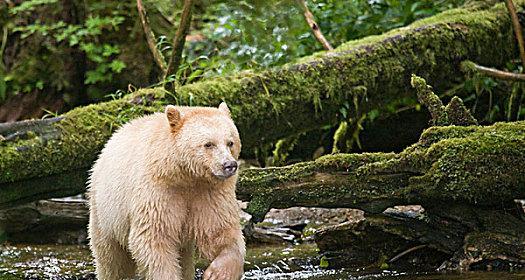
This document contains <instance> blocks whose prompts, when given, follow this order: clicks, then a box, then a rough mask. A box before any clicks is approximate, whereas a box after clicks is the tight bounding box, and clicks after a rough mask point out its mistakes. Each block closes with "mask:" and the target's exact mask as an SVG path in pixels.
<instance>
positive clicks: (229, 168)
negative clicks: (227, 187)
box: [222, 160, 237, 177]
mask: <svg viewBox="0 0 525 280" xmlns="http://www.w3.org/2000/svg"><path fill="white" fill-rule="evenodd" d="M222 169H223V170H224V174H225V175H226V176H228V177H229V176H231V175H233V174H235V171H237V162H236V161H235V160H231V161H227V162H225V163H224V164H223V165H222Z"/></svg>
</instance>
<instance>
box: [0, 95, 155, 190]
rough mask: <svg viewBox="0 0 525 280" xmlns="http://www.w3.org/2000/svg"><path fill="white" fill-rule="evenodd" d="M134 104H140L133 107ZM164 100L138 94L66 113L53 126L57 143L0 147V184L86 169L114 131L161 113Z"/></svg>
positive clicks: (32, 142) (38, 141) (30, 140)
mask: <svg viewBox="0 0 525 280" xmlns="http://www.w3.org/2000/svg"><path fill="white" fill-rule="evenodd" d="M137 100H143V101H141V104H135V103H136V102H135V101H137ZM146 100H149V101H147V104H145V103H146ZM164 100H165V98H164V97H163V95H162V93H161V91H160V90H141V91H138V92H136V93H135V94H133V95H131V96H129V97H126V98H124V99H120V100H115V101H111V102H105V103H100V104H94V105H90V106H86V107H81V108H78V109H74V110H72V111H70V112H68V113H66V114H65V115H64V119H63V120H61V121H59V122H56V123H53V124H52V126H53V127H54V129H56V130H58V131H59V133H60V138H59V139H54V140H49V141H43V140H42V139H41V138H39V137H31V138H28V139H19V140H18V141H15V142H2V143H0V154H1V155H2V158H1V160H0V170H2V172H0V183H3V182H13V181H19V180H24V179H26V180H27V179H30V178H32V177H36V176H38V177H44V176H47V175H52V174H58V173H62V172H67V171H69V170H77V169H87V168H89V167H90V166H91V164H92V163H93V161H94V160H95V158H96V156H97V152H94V151H100V150H101V149H102V148H103V146H104V144H105V142H106V141H107V139H108V138H109V137H110V136H111V134H112V132H113V131H115V130H116V129H117V128H118V127H120V126H121V125H122V124H124V123H125V122H127V121H129V120H131V119H133V118H136V117H139V116H142V115H144V114H149V113H152V112H154V111H161V110H162V108H163V105H164ZM142 103H144V104H142Z"/></svg>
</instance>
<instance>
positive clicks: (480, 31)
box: [0, 1, 525, 205]
mask: <svg viewBox="0 0 525 280" xmlns="http://www.w3.org/2000/svg"><path fill="white" fill-rule="evenodd" d="M517 2H518V3H517V4H518V7H519V8H521V7H522V6H523V5H524V4H525V1H517ZM491 3H493V2H491ZM516 53H517V52H516V48H515V44H514V37H513V33H512V28H511V23H510V19H509V17H508V15H507V12H506V9H505V6H504V4H503V3H498V4H495V5H492V4H483V5H481V4H477V5H467V6H465V7H462V8H459V9H453V10H449V11H446V12H444V13H441V14H439V15H437V16H434V17H430V18H427V19H423V20H420V21H417V22H415V23H414V24H412V25H410V26H408V27H405V28H401V29H397V30H394V31H391V32H388V33H386V34H383V35H380V36H370V37H367V38H364V39H361V40H356V41H351V42H348V43H346V44H343V45H342V46H340V47H338V48H337V49H335V50H333V51H328V52H320V53H317V54H314V55H312V56H309V57H306V58H303V59H300V60H298V61H296V62H294V63H291V64H288V65H285V66H283V67H280V68H276V69H270V70H267V71H263V72H260V73H252V72H242V73H239V74H237V75H234V76H230V77H219V78H213V79H208V80H205V81H202V82H198V83H195V84H189V85H186V86H183V87H180V88H178V89H177V91H176V93H169V92H166V91H164V90H161V89H146V90H139V91H137V92H135V93H134V94H131V95H129V96H126V97H124V98H122V99H118V100H114V101H110V102H105V103H101V104H96V105H91V106H86V107H82V108H78V109H75V110H72V111H71V112H69V113H66V114H64V115H63V116H61V117H60V118H61V119H60V120H59V121H57V122H53V123H49V124H47V125H48V127H47V128H46V129H45V131H48V132H52V133H51V134H46V135H51V137H45V136H43V135H42V134H40V133H39V132H38V131H36V132H35V133H26V134H25V137H18V138H14V139H11V140H10V141H5V140H4V141H1V140H0V155H1V157H0V190H5V189H9V188H10V186H12V185H10V184H11V183H13V182H17V184H18V185H19V186H23V187H24V188H25V189H27V190H28V191H29V192H26V194H28V195H29V193H32V194H38V195H35V196H32V197H31V198H28V199H31V200H33V199H42V198H46V197H48V196H47V195H46V189H45V187H42V186H41V185H39V184H38V183H36V184H35V182H38V180H37V178H44V177H47V176H54V177H53V178H52V180H54V181H55V182H57V183H58V184H61V185H65V184H66V183H67V182H68V180H69V178H68V177H67V176H61V175H60V174H63V173H66V172H84V171H85V170H87V169H88V168H89V167H90V166H91V165H92V163H93V161H94V160H95V158H96V156H97V154H98V152H99V151H100V150H101V149H102V147H103V145H104V143H105V141H107V139H108V138H109V137H110V135H111V133H112V132H113V131H115V129H116V128H118V127H119V126H120V125H122V124H123V123H125V122H126V121H128V120H130V119H132V118H134V117H138V116H141V115H144V114H148V113H152V112H155V111H161V110H162V109H163V106H164V105H166V104H168V103H172V104H180V105H204V106H216V105H218V104H219V103H220V102H221V101H226V102H227V103H228V104H229V106H230V109H231V111H232V114H233V116H234V119H235V122H236V123H237V125H238V127H239V130H240V133H241V138H242V139H243V149H244V151H245V154H246V153H250V152H253V150H254V148H256V147H261V146H264V145H268V144H269V143H273V142H275V141H276V140H278V139H281V138H283V137H286V136H290V135H295V134H298V133H302V132H305V131H309V130H313V129H318V128H319V127H322V126H325V125H327V124H331V125H333V124H335V123H337V122H338V121H339V118H340V117H339V110H340V108H341V107H343V106H344V103H345V102H347V101H348V100H352V98H353V96H354V95H360V96H361V95H366V98H365V100H366V101H365V102H363V103H362V104H361V107H362V108H360V111H361V112H362V113H366V112H367V111H369V110H371V109H378V110H382V109H384V108H386V107H387V106H388V105H391V104H392V103H395V102H399V100H402V99H403V98H407V97H409V98H413V95H412V94H411V90H410V88H409V87H410V83H409V81H410V75H411V74H412V73H417V74H418V75H420V76H422V77H424V78H426V79H427V80H428V81H429V83H431V84H434V85H436V88H438V89H441V88H447V87H449V86H450V85H451V84H452V83H454V82H455V81H454V78H457V77H461V76H462V75H461V71H460V67H459V63H460V62H461V61H463V60H466V59H469V60H472V61H477V62H479V63H482V64H484V65H490V66H494V67H498V66H500V65H503V64H504V63H505V62H506V61H508V60H509V59H510V58H512V57H514V56H515V54H516ZM3 136H4V137H5V136H6V135H3ZM31 179H35V180H33V181H27V184H25V183H24V181H25V180H31ZM24 184H25V185H24ZM73 188H74V190H73V189H71V190H70V191H68V192H67V194H73V193H75V192H78V186H77V187H73ZM11 189H12V187H11ZM9 193H10V194H9V196H8V195H7V194H5V192H3V191H2V193H1V194H2V195H1V196H0V200H1V201H0V204H2V205H4V203H6V202H10V201H16V200H20V199H22V200H23V198H20V197H16V194H15V193H13V192H9ZM64 194H66V192H64ZM11 195H12V196H11ZM26 201H27V199H26Z"/></svg>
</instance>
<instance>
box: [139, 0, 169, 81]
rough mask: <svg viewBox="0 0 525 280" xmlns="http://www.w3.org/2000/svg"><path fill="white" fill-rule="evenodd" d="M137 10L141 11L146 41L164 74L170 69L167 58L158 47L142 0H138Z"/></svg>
mask: <svg viewBox="0 0 525 280" xmlns="http://www.w3.org/2000/svg"><path fill="white" fill-rule="evenodd" d="M137 10H138V12H139V16H140V22H141V23H142V28H143V29H144V35H145V36H146V41H147V42H148V47H149V50H150V51H151V54H152V55H153V60H155V63H156V64H157V66H158V67H159V68H160V70H161V71H162V75H164V73H166V71H167V69H168V66H167V65H166V60H165V59H164V56H163V55H162V53H161V52H160V51H159V49H157V46H156V40H155V34H153V31H152V30H151V27H150V25H149V22H148V17H147V14H146V10H145V9H144V5H143V4H142V0H137Z"/></svg>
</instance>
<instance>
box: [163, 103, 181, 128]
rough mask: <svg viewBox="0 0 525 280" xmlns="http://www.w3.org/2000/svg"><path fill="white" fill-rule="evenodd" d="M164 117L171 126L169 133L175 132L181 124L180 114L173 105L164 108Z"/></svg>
mask: <svg viewBox="0 0 525 280" xmlns="http://www.w3.org/2000/svg"><path fill="white" fill-rule="evenodd" d="M166 117H167V118H168V122H169V124H170V126H171V131H175V130H176V129H177V127H178V126H179V125H180V122H181V117H180V112H179V110H178V109H177V107H175V106H173V105H168V106H166Z"/></svg>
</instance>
